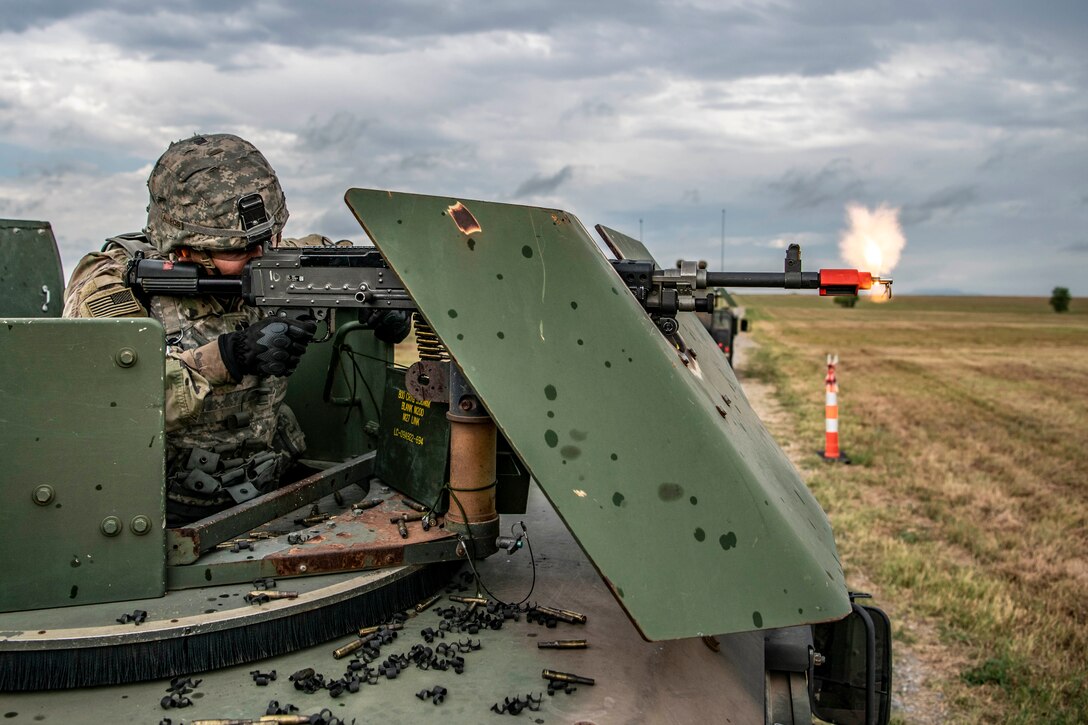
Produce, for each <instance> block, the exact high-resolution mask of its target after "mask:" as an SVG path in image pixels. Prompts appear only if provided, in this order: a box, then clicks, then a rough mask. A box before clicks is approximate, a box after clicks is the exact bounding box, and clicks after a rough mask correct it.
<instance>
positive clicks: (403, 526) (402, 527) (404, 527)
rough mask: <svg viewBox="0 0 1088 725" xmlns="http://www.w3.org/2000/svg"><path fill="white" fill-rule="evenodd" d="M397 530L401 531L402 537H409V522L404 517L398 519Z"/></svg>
mask: <svg viewBox="0 0 1088 725" xmlns="http://www.w3.org/2000/svg"><path fill="white" fill-rule="evenodd" d="M396 521H397V531H399V532H400V538H402V539H407V538H408V522H407V521H405V520H404V519H397V520H396Z"/></svg>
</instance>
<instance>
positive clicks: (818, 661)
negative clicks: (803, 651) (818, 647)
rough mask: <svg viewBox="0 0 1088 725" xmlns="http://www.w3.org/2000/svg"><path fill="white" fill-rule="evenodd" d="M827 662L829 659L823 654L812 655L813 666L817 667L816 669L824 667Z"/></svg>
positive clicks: (815, 653)
mask: <svg viewBox="0 0 1088 725" xmlns="http://www.w3.org/2000/svg"><path fill="white" fill-rule="evenodd" d="M825 662H827V658H826V657H824V656H823V655H822V654H820V653H819V652H813V653H812V664H813V665H815V666H816V667H823V665H824V663H825Z"/></svg>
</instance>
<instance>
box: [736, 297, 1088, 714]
mask: <svg viewBox="0 0 1088 725" xmlns="http://www.w3.org/2000/svg"><path fill="white" fill-rule="evenodd" d="M743 303H744V304H746V305H747V307H748V313H749V318H750V319H751V320H752V327H753V331H752V336H753V338H754V339H755V340H756V341H757V342H758V344H759V346H758V348H757V349H756V350H755V351H754V352H753V354H752V355H750V356H749V361H748V363H746V366H747V369H746V372H747V374H748V375H749V376H755V377H758V378H762V379H764V380H765V381H767V382H769V383H771V384H773V385H774V387H775V390H776V393H775V394H776V395H777V396H778V398H779V400H780V401H781V402H782V403H783V405H784V407H785V409H786V410H787V412H788V416H787V419H786V421H785V422H784V423H782V424H781V425H782V426H784V427H785V428H786V429H785V430H778V431H773V432H775V433H776V434H777V435H788V436H791V437H794V438H795V439H796V440H798V441H802V442H803V443H802V446H803V448H804V449H805V450H806V451H812V453H811V454H808V455H807V458H805V459H804V460H803V461H802V464H803V466H804V467H805V468H806V469H809V470H810V471H811V475H809V476H808V480H809V485H810V487H811V488H812V490H813V493H814V494H815V495H816V497H817V498H818V499H820V501H821V503H822V504H823V505H824V507H825V509H826V510H827V511H828V513H829V515H830V517H831V521H832V524H833V526H834V528H835V532H836V537H837V540H838V543H839V551H840V555H841V556H842V558H843V562H844V565H845V566H846V571H847V581H848V582H851V583H854V582H859V581H860V582H862V583H863V584H861V585H859V584H856V583H855V584H854V586H857V587H859V588H861V587H862V586H864V587H872V588H873V590H874V591H875V593H876V594H877V599H878V602H879V603H880V604H882V605H885V606H886V607H887V608H888V609H889V610H890V611H891V612H892V614H893V617H892V618H893V623H894V624H895V625H896V638H897V643H898V644H899V645H900V646H902V647H903V648H904V649H910V650H912V651H916V652H919V653H922V654H921V657H922V659H923V660H924V661H925V664H926V666H927V669H928V670H929V671H930V672H931V675H932V679H934V680H936V686H937V687H939V688H940V690H941V692H942V693H943V697H944V701H945V705H946V707H947V710H948V712H947V716H948V718H949V720H950V721H952V722H969V723H970V722H978V723H982V722H986V723H989V722H1008V723H1028V722H1030V723H1036V722H1046V723H1083V722H1088V304H1086V303H1085V302H1083V301H1079V300H1074V301H1073V310H1072V311H1071V312H1069V313H1066V314H1061V315H1059V314H1055V313H1054V312H1053V311H1052V310H1051V309H1050V307H1049V306H1048V305H1047V302H1046V299H1044V298H981V297H976V298H957V297H928V298H927V297H908V296H901V297H897V298H896V299H895V300H894V301H892V302H891V303H888V304H873V303H871V302H868V301H867V300H862V301H861V302H860V303H859V304H858V306H857V307H855V308H854V309H844V308H841V307H838V306H837V305H834V304H832V301H831V300H830V299H827V298H824V299H820V298H818V297H811V296H800V295H790V296H754V295H752V296H749V297H747V298H746V299H745V300H744V302H743ZM832 352H833V353H837V354H838V355H839V356H840V366H839V388H840V393H839V408H840V413H839V415H840V436H841V440H842V446H843V449H844V450H845V451H846V452H847V453H848V454H849V455H850V456H851V457H852V458H853V460H854V465H852V466H832V465H827V464H823V463H822V462H821V461H819V459H818V458H817V456H816V455H815V453H814V452H815V450H816V449H818V448H822V444H823V424H824V421H823V377H824V372H825V370H826V368H825V354H826V353H832ZM773 427H774V426H772V428H773ZM780 427H781V426H780ZM898 719H899V720H900V721H901V722H910V721H911V719H910V717H909V715H904V714H900V715H899V716H898Z"/></svg>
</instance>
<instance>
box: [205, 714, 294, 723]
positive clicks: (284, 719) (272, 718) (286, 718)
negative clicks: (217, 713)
mask: <svg viewBox="0 0 1088 725" xmlns="http://www.w3.org/2000/svg"><path fill="white" fill-rule="evenodd" d="M190 722H191V724H192V725H273V723H279V725H304V723H308V722H310V718H309V716H306V717H303V716H302V715H262V716H261V717H259V718H257V719H255V720H253V719H249V720H247V719H244V718H243V719H241V720H191V721H190Z"/></svg>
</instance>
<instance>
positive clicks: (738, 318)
mask: <svg viewBox="0 0 1088 725" xmlns="http://www.w3.org/2000/svg"><path fill="white" fill-rule="evenodd" d="M710 293H711V294H712V295H713V300H714V302H713V305H712V308H711V310H710V311H708V312H699V313H696V315H697V316H698V318H699V322H702V323H703V327H705V328H706V331H707V332H709V333H710V337H711V339H713V340H714V342H716V343H717V344H718V349H719V350H721V351H722V354H724V355H725V357H726V359H728V360H729V364H730V365H732V364H733V353H734V351H735V350H736V344H737V335H739V334H740V333H742V332H748V318H747V317H745V314H744V312H745V310H744V308H743V307H741V306H740V305H738V304H737V301H736V300H735V299H734V298H733V295H731V294H730V293H729V290H727V289H725V288H724V287H716V288H714V289H712V290H711V291H710Z"/></svg>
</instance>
